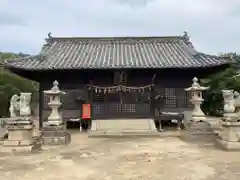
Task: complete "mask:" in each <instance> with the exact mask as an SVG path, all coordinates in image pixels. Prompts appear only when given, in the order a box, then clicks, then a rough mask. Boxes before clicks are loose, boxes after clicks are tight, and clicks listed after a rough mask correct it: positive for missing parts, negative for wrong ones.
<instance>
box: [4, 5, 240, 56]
mask: <svg viewBox="0 0 240 180" xmlns="http://www.w3.org/2000/svg"><path fill="white" fill-rule="evenodd" d="M230 2H231V3H230ZM0 15H1V18H0V48H1V50H2V51H16V52H18V51H23V52H27V53H37V52H38V51H39V50H40V47H41V45H42V44H43V43H44V38H45V37H46V36H47V33H48V32H49V31H51V32H52V34H53V36H151V35H155V36H164V35H180V34H181V33H182V32H183V31H184V30H187V31H188V32H189V35H190V36H191V38H192V41H193V44H195V46H196V48H197V50H199V51H203V52H206V53H218V52H227V51H237V52H240V50H239V48H238V47H239V46H240V41H239V39H240V34H239V32H240V25H239V23H238V22H240V1H239V0H231V1H226V0H194V1H193V0H181V1H179V0H41V1H33V0H21V1H19V0H1V1H0Z"/></svg>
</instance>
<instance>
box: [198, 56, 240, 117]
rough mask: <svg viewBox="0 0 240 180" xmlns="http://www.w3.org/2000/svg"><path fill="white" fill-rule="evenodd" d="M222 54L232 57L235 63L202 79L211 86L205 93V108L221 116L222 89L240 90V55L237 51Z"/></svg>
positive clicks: (206, 111) (207, 111) (210, 112)
mask: <svg viewBox="0 0 240 180" xmlns="http://www.w3.org/2000/svg"><path fill="white" fill-rule="evenodd" d="M222 56H225V57H228V58H232V59H233V60H234V61H235V63H233V64H232V65H231V66H230V67H229V68H228V69H225V70H224V71H222V72H219V73H216V74H214V75H211V76H209V77H208V78H206V79H201V83H202V84H203V85H204V86H209V90H208V91H207V92H205V93H204V99H205V102H204V104H203V110H204V112H205V113H206V114H208V115H212V116H221V115H222V113H223V97H222V92H221V90H223V89H233V90H235V91H238V92H240V72H239V69H240V56H239V55H236V54H235V53H227V54H223V55H222Z"/></svg>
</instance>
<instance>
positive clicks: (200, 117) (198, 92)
mask: <svg viewBox="0 0 240 180" xmlns="http://www.w3.org/2000/svg"><path fill="white" fill-rule="evenodd" d="M208 89H209V87H204V86H200V84H199V83H198V78H196V77H194V78H193V84H192V86H191V87H189V88H186V89H185V91H190V92H191V93H192V98H191V100H190V101H191V102H192V104H193V111H192V121H204V120H206V117H205V114H204V113H203V111H202V109H201V104H202V103H203V101H204V99H203V98H202V92H203V91H205V90H208Z"/></svg>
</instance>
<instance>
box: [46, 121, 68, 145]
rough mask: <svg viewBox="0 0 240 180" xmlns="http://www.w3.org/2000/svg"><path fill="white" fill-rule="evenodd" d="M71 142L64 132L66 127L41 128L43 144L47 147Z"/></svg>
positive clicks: (49, 126) (47, 126)
mask: <svg viewBox="0 0 240 180" xmlns="http://www.w3.org/2000/svg"><path fill="white" fill-rule="evenodd" d="M70 142H71V135H70V133H69V132H68V131H67V130H66V125H65V124H61V125H57V126H51V125H46V126H45V127H44V128H43V143H44V144H47V145H63V144H69V143H70Z"/></svg>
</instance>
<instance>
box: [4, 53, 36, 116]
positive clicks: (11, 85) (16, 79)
mask: <svg viewBox="0 0 240 180" xmlns="http://www.w3.org/2000/svg"><path fill="white" fill-rule="evenodd" d="M24 56H27V55H26V54H23V53H19V54H14V53H3V52H0V65H1V64H3V61H4V60H5V59H14V58H17V57H24ZM37 88H38V84H37V83H36V82H33V81H30V80H27V79H24V78H22V77H20V76H18V75H16V74H13V73H11V72H9V71H8V70H6V69H4V67H3V66H2V67H1V66H0V117H2V116H8V108H9V101H10V99H11V97H12V95H14V94H19V93H20V92H32V93H34V92H35V91H36V90H37Z"/></svg>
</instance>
